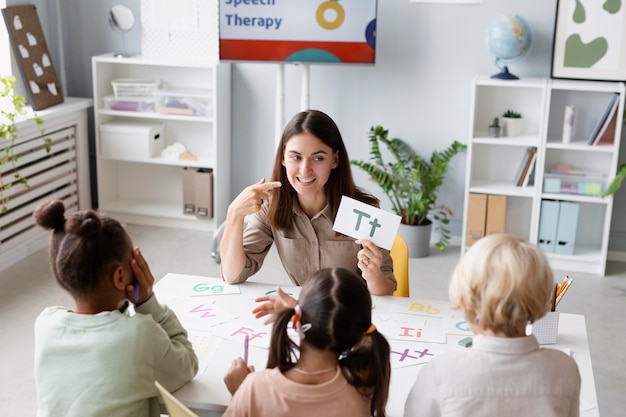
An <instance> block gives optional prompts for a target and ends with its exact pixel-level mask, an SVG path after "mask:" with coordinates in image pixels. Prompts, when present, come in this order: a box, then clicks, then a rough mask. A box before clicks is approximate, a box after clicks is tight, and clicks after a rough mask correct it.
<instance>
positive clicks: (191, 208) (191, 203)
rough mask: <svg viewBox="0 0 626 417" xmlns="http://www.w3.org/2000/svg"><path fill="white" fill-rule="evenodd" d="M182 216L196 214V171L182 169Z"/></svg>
mask: <svg viewBox="0 0 626 417" xmlns="http://www.w3.org/2000/svg"><path fill="white" fill-rule="evenodd" d="M183 214H189V215H192V216H193V215H195V214H196V171H195V170H194V169H190V168H183Z"/></svg>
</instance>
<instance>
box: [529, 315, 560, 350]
mask: <svg viewBox="0 0 626 417" xmlns="http://www.w3.org/2000/svg"><path fill="white" fill-rule="evenodd" d="M531 333H532V334H534V335H535V337H536V338H537V341H538V342H539V344H540V345H553V344H555V343H556V337H557V334H558V333H559V312H558V311H550V312H548V313H547V314H546V315H545V316H543V317H542V318H540V319H539V320H537V321H536V322H534V323H533V324H532V325H531Z"/></svg>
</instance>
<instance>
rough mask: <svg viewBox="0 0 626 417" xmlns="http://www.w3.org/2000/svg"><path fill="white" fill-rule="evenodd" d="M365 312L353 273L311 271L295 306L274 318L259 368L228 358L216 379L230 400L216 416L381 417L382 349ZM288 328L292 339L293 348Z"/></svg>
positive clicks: (385, 378)
mask: <svg viewBox="0 0 626 417" xmlns="http://www.w3.org/2000/svg"><path fill="white" fill-rule="evenodd" d="M371 310H372V300H371V296H370V293H369V291H368V289H367V286H366V285H365V283H364V281H363V279H362V278H361V277H360V276H358V275H356V273H354V272H352V271H348V270H346V269H342V268H327V269H322V270H320V271H318V272H316V273H314V274H313V275H312V276H311V277H310V278H309V279H308V280H307V281H306V282H305V283H304V285H303V287H302V292H301V294H300V298H299V300H298V304H297V305H296V306H295V307H294V308H288V309H285V310H283V311H281V312H279V313H277V315H276V320H275V322H274V327H273V329H272V339H271V345H270V353H269V359H268V362H267V369H265V370H263V371H260V372H252V371H253V369H252V368H248V367H247V366H246V364H245V363H244V362H243V360H242V359H241V358H238V359H236V360H235V361H233V366H232V367H231V369H230V370H229V372H228V374H227V375H226V376H225V378H224V380H225V382H226V385H227V387H228V388H229V390H230V391H231V393H232V392H234V396H233V398H232V400H231V402H230V405H229V406H228V409H227V410H226V412H225V413H224V417H233V416H248V417H254V416H274V417H279V416H290V417H298V416H311V415H319V416H324V417H333V416H337V417H345V416H363V417H365V416H379V417H384V416H385V405H386V402H387V396H388V391H389V377H390V373H391V370H390V364H389V344H388V343H387V340H386V339H385V337H384V336H383V335H382V334H380V333H379V332H378V331H377V330H376V327H375V326H374V325H373V324H372V321H371ZM288 327H293V328H294V329H295V330H296V331H297V333H298V334H299V339H300V343H299V345H297V344H296V343H295V342H294V341H293V340H292V339H291V338H290V337H289V336H288V333H287V328H288ZM244 378H245V379H244ZM242 380H243V383H241V381H242ZM240 383H241V386H239V384H240ZM235 390H236V391H235Z"/></svg>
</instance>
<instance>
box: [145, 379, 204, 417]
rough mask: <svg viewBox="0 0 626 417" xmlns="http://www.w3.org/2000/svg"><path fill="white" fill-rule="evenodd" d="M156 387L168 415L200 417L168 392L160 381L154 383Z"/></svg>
mask: <svg viewBox="0 0 626 417" xmlns="http://www.w3.org/2000/svg"><path fill="white" fill-rule="evenodd" d="M154 385H155V386H156V387H157V389H158V390H159V393H160V394H161V398H163V403H164V404H165V408H166V409H167V414H168V415H169V416H170V417H198V415H197V414H196V413H194V412H193V411H191V410H190V409H189V408H187V406H186V405H185V404H183V403H181V402H180V401H179V400H178V398H176V397H174V395H172V393H171V392H169V391H168V390H166V389H165V388H164V387H163V385H161V384H159V381H154Z"/></svg>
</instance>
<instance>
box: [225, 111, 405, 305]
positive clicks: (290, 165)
mask: <svg viewBox="0 0 626 417" xmlns="http://www.w3.org/2000/svg"><path fill="white" fill-rule="evenodd" d="M344 195H345V196H348V197H351V198H354V199H356V200H359V201H362V202H364V203H367V204H371V205H375V206H378V200H377V199H376V198H375V197H374V196H372V195H371V194H368V193H366V192H365V191H363V190H361V189H360V188H359V187H357V186H356V185H355V184H354V180H353V179H352V172H351V170H350V159H349V158H348V153H347V151H346V148H345V145H344V143H343V139H342V138H341V133H339V129H338V128H337V125H336V124H335V122H334V121H333V120H332V119H331V118H330V117H329V116H328V115H326V114H324V113H322V112H320V111H317V110H307V111H304V112H301V113H298V114H296V115H295V116H294V117H293V118H292V119H291V120H290V121H289V123H288V124H287V126H286V127H285V130H284V131H283V135H282V138H281V143H280V146H279V147H278V150H277V152H276V160H275V162H274V171H273V174H272V181H271V182H265V180H264V179H262V180H261V181H259V182H258V183H256V184H253V185H250V186H249V187H247V188H245V189H244V190H243V191H242V192H241V194H239V196H237V198H236V199H235V200H234V201H233V202H232V203H231V204H230V206H229V208H228V212H227V215H226V223H225V228H224V235H223V237H222V240H221V245H220V254H221V258H222V263H221V270H222V277H223V278H224V280H225V281H226V282H228V283H230V284H233V283H238V282H243V281H245V280H246V279H247V278H248V277H250V276H251V275H253V274H255V273H256V272H257V271H258V270H259V269H260V268H261V266H262V265H263V260H264V259H265V256H266V255H267V253H268V251H269V249H270V247H271V245H272V244H273V243H275V244H276V249H277V251H278V255H279V256H280V259H281V262H282V264H283V266H284V268H285V270H286V271H287V274H288V275H289V277H290V278H291V280H292V281H293V283H294V284H296V285H302V284H303V283H304V281H305V280H306V279H307V278H308V277H309V276H311V274H312V273H313V272H315V271H318V270H320V269H322V268H328V267H342V268H345V269H348V270H350V271H354V272H355V273H357V274H358V275H360V276H361V277H362V278H363V279H364V280H365V281H366V282H367V287H368V289H369V290H370V292H371V293H372V294H375V295H391V294H392V293H393V291H394V290H395V287H396V281H395V277H394V276H393V266H392V261H391V257H390V256H389V251H387V250H381V249H379V248H378V247H377V246H376V245H375V244H373V243H372V242H371V241H368V240H363V239H360V240H355V239H354V238H351V237H349V236H344V235H340V234H338V233H336V232H335V231H333V223H334V221H335V216H336V215H337V210H338V208H339V202H340V201H341V197H342V196H344ZM249 215H252V216H250V217H249V218H248V219H246V216H249ZM246 220H248V225H247V227H246V228H245V231H244V224H245V221H246Z"/></svg>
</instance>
